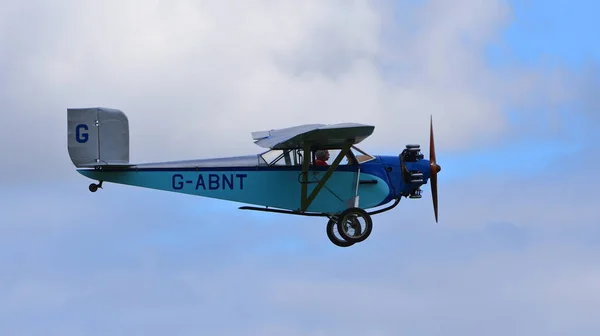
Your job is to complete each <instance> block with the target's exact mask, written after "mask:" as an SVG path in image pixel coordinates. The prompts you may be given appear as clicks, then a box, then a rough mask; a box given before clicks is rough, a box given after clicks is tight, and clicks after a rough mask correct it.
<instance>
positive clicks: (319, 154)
mask: <svg viewBox="0 0 600 336" xmlns="http://www.w3.org/2000/svg"><path fill="white" fill-rule="evenodd" d="M315 157H316V158H317V159H319V160H323V161H327V160H329V151H328V150H326V149H323V150H318V151H316V152H315Z"/></svg>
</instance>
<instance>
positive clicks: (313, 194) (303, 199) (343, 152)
mask: <svg viewBox="0 0 600 336" xmlns="http://www.w3.org/2000/svg"><path fill="white" fill-rule="evenodd" d="M350 147H352V143H351V142H350V143H347V144H346V145H344V147H343V148H342V150H341V151H340V153H339V154H338V156H337V157H336V158H335V160H334V161H333V163H332V164H331V166H329V168H328V169H327V171H326V172H325V175H323V177H322V178H321V180H320V181H319V183H318V184H317V186H316V187H315V189H313V191H312V192H311V193H310V195H309V196H308V197H306V194H307V193H308V166H309V164H310V158H311V155H310V146H309V145H307V144H306V145H304V158H303V159H304V160H303V162H302V196H301V208H300V211H301V212H305V211H306V210H308V207H309V206H310V204H311V203H312V202H313V200H314V199H315V197H317V194H318V193H319V192H320V191H321V189H322V188H323V186H325V183H327V180H329V177H331V174H333V172H334V171H335V170H336V169H337V167H338V166H339V165H340V162H342V159H343V158H344V156H346V154H348V151H350Z"/></svg>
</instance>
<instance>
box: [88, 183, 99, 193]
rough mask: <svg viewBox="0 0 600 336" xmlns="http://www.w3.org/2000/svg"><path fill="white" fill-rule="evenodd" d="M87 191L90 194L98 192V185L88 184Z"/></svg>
mask: <svg viewBox="0 0 600 336" xmlns="http://www.w3.org/2000/svg"><path fill="white" fill-rule="evenodd" d="M89 189H90V191H91V192H96V190H98V185H96V184H95V183H92V184H90V186H89Z"/></svg>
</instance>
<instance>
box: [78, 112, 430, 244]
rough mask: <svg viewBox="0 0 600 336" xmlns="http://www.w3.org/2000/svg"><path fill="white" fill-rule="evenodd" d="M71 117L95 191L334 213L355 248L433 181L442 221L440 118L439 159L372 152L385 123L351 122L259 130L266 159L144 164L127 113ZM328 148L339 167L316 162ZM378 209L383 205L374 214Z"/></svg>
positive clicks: (333, 223) (340, 240)
mask: <svg viewBox="0 0 600 336" xmlns="http://www.w3.org/2000/svg"><path fill="white" fill-rule="evenodd" d="M67 119H68V123H67V124H68V151H69V156H70V158H71V161H72V162H73V164H74V165H75V167H76V168H77V171H78V172H79V173H81V174H82V175H84V176H86V177H88V178H90V179H93V180H97V181H98V183H92V184H90V185H89V190H90V191H91V192H96V191H97V190H98V188H102V183H103V182H112V183H119V184H125V185H132V186H138V187H144V188H151V189H158V190H166V191H171V192H178V193H185V194H191V195H197V196H204V197H211V198H216V199H222V200H228V201H234V202H240V203H245V204H250V205H252V206H242V207H240V209H243V210H256V211H268V212H274V213H282V214H294V215H304V216H322V217H327V218H328V219H329V221H328V223H327V227H326V232H327V236H328V237H329V239H330V240H331V242H332V243H334V244H335V245H337V246H342V247H347V246H351V245H353V244H355V243H358V242H362V241H364V240H365V239H367V238H368V237H369V235H370V234H371V230H372V228H373V222H372V219H371V216H373V215H375V214H379V213H382V212H384V211H388V210H391V209H392V208H394V207H395V206H396V205H398V203H399V202H400V199H401V198H402V197H407V198H421V197H422V196H421V192H422V191H421V188H420V187H421V186H422V185H423V184H426V183H427V182H428V181H429V183H430V185H431V194H432V199H433V208H434V214H435V220H436V222H437V220H438V201H437V173H438V172H439V171H440V169H441V168H440V166H439V165H438V164H437V163H436V159H435V146H434V140H433V121H432V120H430V144H429V145H430V147H429V160H426V159H424V155H423V154H421V150H420V146H419V145H406V146H405V148H404V149H403V151H402V152H401V153H400V154H399V155H398V156H395V155H394V156H377V155H369V154H367V153H365V152H364V151H362V150H360V149H359V148H357V147H356V145H357V144H358V143H360V142H362V141H363V140H364V139H366V138H367V137H369V136H370V135H371V134H372V133H373V131H374V129H375V127H374V126H369V125H363V124H356V123H343V124H335V125H322V124H311V125H301V126H296V127H290V128H283V129H276V130H270V131H261V132H253V133H252V137H253V140H254V142H255V143H256V144H257V145H258V146H260V147H263V148H268V150H267V151H265V152H262V153H260V154H253V155H247V156H239V157H225V158H213V159H198V160H187V161H171V162H155V163H139V164H134V163H130V162H129V121H128V118H127V116H126V115H125V114H124V113H123V112H122V111H120V110H116V109H109V108H104V107H95V108H73V109H67ZM319 150H321V151H328V152H333V153H337V155H335V159H334V160H333V162H332V163H331V164H330V165H327V166H321V165H315V152H316V151H319ZM331 157H334V156H333V155H332V156H331ZM390 203H391V204H390ZM386 205H387V206H386ZM383 206H385V207H383ZM377 207H383V208H380V209H378V210H374V211H371V212H367V211H366V210H367V209H373V208H377ZM336 231H337V232H338V234H339V237H338V236H337V235H336V234H335V233H336Z"/></svg>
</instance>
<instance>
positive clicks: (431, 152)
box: [429, 116, 442, 223]
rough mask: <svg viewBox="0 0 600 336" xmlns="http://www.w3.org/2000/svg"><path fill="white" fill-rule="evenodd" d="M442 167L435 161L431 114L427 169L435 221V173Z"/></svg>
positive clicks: (436, 218) (436, 194)
mask: <svg viewBox="0 0 600 336" xmlns="http://www.w3.org/2000/svg"><path fill="white" fill-rule="evenodd" d="M441 169H442V168H441V167H440V166H439V165H438V164H437V162H436V161H435V143H434V140H433V116H431V118H430V121H429V170H430V171H431V177H430V178H429V184H431V199H432V201H433V212H434V214H435V222H436V223H437V222H438V191H437V173H438V172H439V171H440V170H441Z"/></svg>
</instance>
